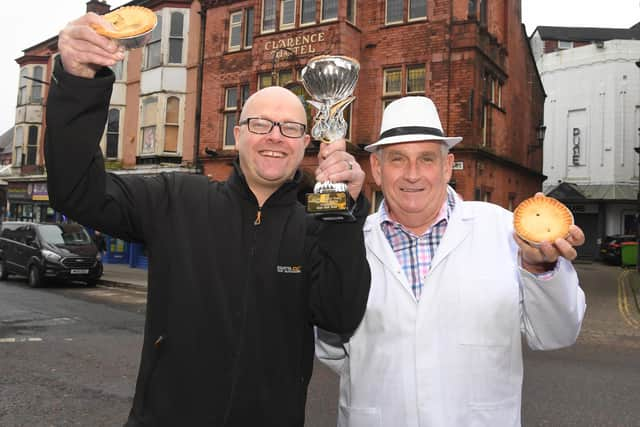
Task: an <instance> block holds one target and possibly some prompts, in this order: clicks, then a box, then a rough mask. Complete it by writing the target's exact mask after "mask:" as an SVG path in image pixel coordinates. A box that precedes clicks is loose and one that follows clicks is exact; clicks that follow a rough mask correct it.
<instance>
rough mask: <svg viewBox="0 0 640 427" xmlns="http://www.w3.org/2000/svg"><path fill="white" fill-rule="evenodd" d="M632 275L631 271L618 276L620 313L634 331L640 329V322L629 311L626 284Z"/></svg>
mask: <svg viewBox="0 0 640 427" xmlns="http://www.w3.org/2000/svg"><path fill="white" fill-rule="evenodd" d="M630 274H631V270H624V271H623V272H622V273H620V275H619V276H618V311H619V312H620V314H621V315H622V319H623V320H624V321H625V323H626V324H627V325H629V326H631V327H632V328H634V329H640V321H638V320H637V319H635V318H634V316H633V315H632V314H631V310H629V298H628V290H627V287H626V286H625V283H626V281H627V277H628V276H629V275H630Z"/></svg>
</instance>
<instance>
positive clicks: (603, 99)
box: [531, 26, 640, 258]
mask: <svg viewBox="0 0 640 427" xmlns="http://www.w3.org/2000/svg"><path fill="white" fill-rule="evenodd" d="M531 44H532V50H533V51H534V52H535V54H536V55H537V64H538V68H539V70H540V75H541V77H542V80H543V82H544V87H545V90H546V92H547V96H548V97H547V100H546V105H545V119H544V123H545V125H546V127H547V131H546V144H545V146H544V166H543V171H544V174H545V175H547V176H548V180H547V181H545V183H544V191H545V192H546V193H548V194H550V195H552V196H554V197H556V198H558V199H560V200H562V201H563V202H565V203H566V204H567V205H568V206H569V207H570V208H571V210H572V212H573V214H574V218H575V221H576V223H577V224H578V225H580V226H581V227H582V228H583V230H584V231H585V234H586V236H587V242H586V243H585V245H584V246H583V247H582V248H580V250H579V255H580V256H582V257H585V258H595V257H596V256H597V255H598V246H599V242H600V241H601V239H602V238H603V237H604V236H607V235H612V234H635V233H636V229H637V213H638V201H637V200H638V199H637V195H638V184H639V181H638V179H639V171H638V161H639V158H638V155H637V154H636V153H635V152H634V148H636V147H639V146H640V68H638V66H637V65H636V62H637V61H638V59H640V26H635V27H632V28H630V29H607V28H596V29H592V28H564V27H539V28H537V29H536V31H534V33H533V34H532V37H531Z"/></svg>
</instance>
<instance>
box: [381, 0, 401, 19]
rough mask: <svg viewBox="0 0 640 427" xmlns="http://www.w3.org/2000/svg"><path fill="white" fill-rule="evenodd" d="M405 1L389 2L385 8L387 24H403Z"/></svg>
mask: <svg viewBox="0 0 640 427" xmlns="http://www.w3.org/2000/svg"><path fill="white" fill-rule="evenodd" d="M403 3H404V0H387V5H386V8H385V19H384V22H385V24H397V23H399V22H402V8H403V6H404V5H403Z"/></svg>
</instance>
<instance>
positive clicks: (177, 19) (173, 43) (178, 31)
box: [169, 12, 184, 64]
mask: <svg viewBox="0 0 640 427" xmlns="http://www.w3.org/2000/svg"><path fill="white" fill-rule="evenodd" d="M183 43H184V15H183V14H182V13H180V12H172V13H171V28H170V31H169V64H182V45H183Z"/></svg>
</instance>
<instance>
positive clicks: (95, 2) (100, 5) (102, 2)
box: [87, 0, 111, 15]
mask: <svg viewBox="0 0 640 427" xmlns="http://www.w3.org/2000/svg"><path fill="white" fill-rule="evenodd" d="M109 10H111V6H109V5H108V4H107V1H106V0H89V1H88V2H87V13H89V12H93V13H95V14H97V15H104V14H105V13H107V12H109Z"/></svg>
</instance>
